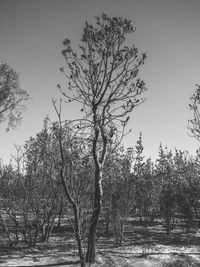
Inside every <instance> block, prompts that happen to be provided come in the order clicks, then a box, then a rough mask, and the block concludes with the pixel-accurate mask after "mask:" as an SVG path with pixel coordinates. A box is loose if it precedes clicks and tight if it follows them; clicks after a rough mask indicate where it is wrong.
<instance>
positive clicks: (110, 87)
mask: <svg viewBox="0 0 200 267" xmlns="http://www.w3.org/2000/svg"><path fill="white" fill-rule="evenodd" d="M134 31H135V27H134V26H133V25H132V23H131V21H130V20H127V19H123V18H121V17H113V18H110V17H108V16H107V15H105V14H101V15H100V16H97V17H96V27H94V26H92V25H90V24H88V23H87V22H86V25H85V28H84V29H83V35H82V40H81V41H82V43H81V45H80V46H79V48H80V54H77V53H76V52H74V51H73V49H72V47H71V42H70V40H68V39H66V40H65V41H64V42H63V44H64V45H65V47H66V48H65V49H64V50H63V55H64V57H65V59H66V63H67V67H68V71H65V70H64V68H61V71H62V72H63V73H64V74H65V76H66V77H67V79H68V80H69V82H68V92H67V93H66V92H64V91H63V90H62V89H61V87H60V86H59V85H58V87H59V88H60V90H61V93H62V94H63V96H64V97H65V98H66V102H77V103H79V104H80V105H81V107H80V110H81V111H82V112H83V114H84V115H83V116H82V117H81V118H80V119H79V120H77V121H76V122H77V128H78V129H80V130H79V131H78V132H77V134H76V136H77V138H80V140H81V139H84V140H87V141H88V142H89V143H90V144H91V152H92V157H93V164H94V170H95V171H94V183H93V184H94V200H93V213H92V216H91V221H90V227H89V232H88V247H87V255H86V261H87V262H94V261H95V239H96V230H97V225H98V222H99V217H100V213H101V209H102V175H103V167H104V162H105V159H106V154H107V148H108V144H109V143H110V142H113V141H115V142H116V143H117V144H119V143H120V141H121V139H122V138H123V136H124V128H125V126H126V125H127V122H128V120H129V113H130V112H131V111H132V110H133V109H134V108H135V107H136V106H138V105H139V104H141V103H142V102H143V99H140V98H139V96H140V95H141V94H142V93H143V92H144V91H145V90H146V88H145V84H144V82H143V81H142V80H140V79H136V77H137V74H138V69H139V67H140V66H141V65H142V64H143V62H144V60H145V58H146V55H145V54H143V55H142V56H141V57H138V50H137V48H136V47H135V46H134V45H132V46H126V45H125V40H126V36H127V34H130V33H133V32H134Z"/></svg>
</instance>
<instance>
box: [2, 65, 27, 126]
mask: <svg viewBox="0 0 200 267" xmlns="http://www.w3.org/2000/svg"><path fill="white" fill-rule="evenodd" d="M28 98H29V96H28V94H27V92H26V91H25V90H23V89H22V88H21V87H20V82H19V75H18V74H17V73H16V72H15V71H14V70H13V69H12V68H11V67H10V66H9V65H8V64H6V63H1V64H0V123H1V122H5V121H8V124H7V130H9V129H10V128H16V126H17V125H18V124H19V123H20V122H21V119H22V112H23V110H24V108H25V106H24V104H23V102H24V101H25V100H27V99H28Z"/></svg>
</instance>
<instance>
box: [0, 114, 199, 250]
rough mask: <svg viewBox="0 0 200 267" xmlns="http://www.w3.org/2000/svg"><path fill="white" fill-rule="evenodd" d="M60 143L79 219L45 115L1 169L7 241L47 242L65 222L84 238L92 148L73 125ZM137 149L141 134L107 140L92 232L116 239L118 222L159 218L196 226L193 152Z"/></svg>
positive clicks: (168, 225)
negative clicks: (151, 154)
mask: <svg viewBox="0 0 200 267" xmlns="http://www.w3.org/2000/svg"><path fill="white" fill-rule="evenodd" d="M61 141H62V148H63V157H64V163H65V165H64V170H63V171H64V175H65V177H66V178H65V179H66V180H67V181H66V182H67V184H68V189H69V192H70V194H71V197H72V198H73V201H74V202H75V205H76V207H77V211H78V217H77V218H76V217H74V216H73V208H72V206H71V205H70V203H69V201H68V200H67V198H66V194H65V192H64V188H63V186H62V181H61V179H60V171H61V167H62V164H61V156H60V147H59V126H58V124H57V123H53V124H51V123H49V121H48V119H46V120H45V122H44V127H43V130H42V131H41V132H40V133H38V134H37V136H36V137H35V138H33V137H31V138H30V139H29V140H28V141H27V142H26V143H25V145H24V146H23V147H16V150H17V153H16V155H15V156H13V157H12V161H11V163H10V164H8V165H5V164H1V167H0V198H1V202H0V205H1V207H0V221H1V230H2V234H4V235H5V236H6V237H7V238H8V240H9V242H10V245H12V246H14V245H15V244H17V243H18V242H19V241H23V242H25V243H26V244H27V245H28V246H35V245H36V244H37V243H38V242H44V241H47V240H48V239H49V237H50V235H51V233H52V231H53V230H55V229H58V228H59V227H61V226H62V224H63V223H65V224H66V222H68V224H69V225H68V226H70V227H71V230H72V233H73V235H74V237H75V239H77V234H79V235H80V240H81V241H84V240H85V239H86V238H87V233H88V227H89V226H90V221H89V220H90V218H91V214H92V212H93V210H92V209H93V202H94V201H95V199H94V186H93V180H92V177H93V176H94V171H95V169H94V163H93V159H92V155H91V147H90V146H89V145H87V142H85V143H84V142H82V141H81V142H80V141H79V140H78V139H77V138H74V129H73V127H71V126H70V127H69V125H67V124H65V125H64V126H63V135H62V140H61ZM143 149H144V148H143V144H142V134H140V135H139V139H138V141H137V144H136V145H135V147H130V148H128V149H125V148H124V147H123V146H120V147H117V148H116V147H115V144H114V143H112V144H110V145H109V149H108V154H107V158H106V161H105V165H104V171H103V199H102V213H101V217H100V224H99V229H98V232H97V237H98V235H102V234H105V235H109V234H110V233H112V234H113V235H114V236H115V242H116V245H121V244H122V242H123V238H124V226H125V224H126V223H127V221H131V220H137V221H139V222H140V224H141V225H142V226H144V227H145V228H148V227H149V226H151V225H152V224H153V223H154V222H155V221H157V220H161V221H162V223H163V224H164V227H165V229H166V234H167V235H169V234H170V231H172V230H173V229H175V228H176V226H177V225H179V227H180V225H182V226H183V227H184V228H185V229H186V231H187V232H189V231H190V230H191V229H195V228H196V229H197V228H198V227H199V226H200V209H199V208H200V205H199V204H200V179H199V171H200V165H199V157H198V153H197V155H196V156H191V155H189V154H188V153H187V152H182V151H180V150H177V149H175V150H174V151H171V150H168V149H167V148H163V147H162V145H160V147H159V149H158V158H157V159H156V160H155V162H153V161H152V160H151V159H150V158H148V159H145V158H144V156H143ZM99 153H101V151H99ZM69 222H70V223H69ZM77 225H78V229H77V228H76V227H77ZM11 226H12V227H11ZM77 230H78V231H79V232H77Z"/></svg>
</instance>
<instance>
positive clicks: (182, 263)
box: [163, 254, 200, 267]
mask: <svg viewBox="0 0 200 267" xmlns="http://www.w3.org/2000/svg"><path fill="white" fill-rule="evenodd" d="M163 267H200V263H199V261H197V260H196V259H194V258H193V257H192V256H190V255H185V254H184V255H180V256H178V257H177V258H176V259H175V260H173V261H170V262H165V263H164V264H163Z"/></svg>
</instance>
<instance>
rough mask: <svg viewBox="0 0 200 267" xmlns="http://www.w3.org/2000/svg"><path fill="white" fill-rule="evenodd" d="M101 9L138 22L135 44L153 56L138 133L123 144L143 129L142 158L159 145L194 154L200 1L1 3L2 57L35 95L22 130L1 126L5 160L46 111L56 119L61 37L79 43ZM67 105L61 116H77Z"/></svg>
mask: <svg viewBox="0 0 200 267" xmlns="http://www.w3.org/2000/svg"><path fill="white" fill-rule="evenodd" d="M101 12H104V13H106V14H107V15H109V16H121V17H125V18H127V19H130V20H131V21H132V22H133V24H134V25H135V26H136V31H135V32H134V33H133V34H132V36H131V37H129V38H130V42H132V43H133V44H135V46H136V47H137V48H138V50H139V52H140V53H142V52H146V53H147V59H146V62H145V64H144V65H143V66H142V68H141V69H140V71H139V77H141V78H142V79H143V80H144V81H145V83H146V87H147V88H148V91H147V92H146V93H145V95H144V97H145V98H146V101H145V103H143V104H142V105H140V106H139V107H137V108H136V109H135V110H134V111H133V112H132V114H131V119H130V121H129V125H128V129H129V128H132V132H131V133H130V134H129V135H128V136H126V137H125V138H124V140H123V143H124V145H125V146H126V147H130V146H135V145H136V141H137V140H138V136H139V133H140V132H142V136H143V145H144V155H145V156H146V157H152V158H153V159H155V158H156V157H157V156H158V148H159V144H160V143H162V145H163V147H165V146H167V147H168V148H169V149H174V148H175V147H176V148H178V149H181V150H187V151H189V153H190V154H195V151H196V149H197V148H198V142H197V141H196V140H195V139H194V138H193V137H191V136H190V132H189V130H188V129H187V121H188V119H191V118H192V112H191V111H190V110H189V107H188V106H189V102H190V101H189V99H190V97H191V95H192V93H193V92H194V90H195V84H198V83H200V49H199V48H200V34H199V29H200V19H199V14H200V1H199V0H190V1H189V0H168V1H166V0H123V1H122V0H101V1H100V0H98V1H97V0H34V1H32V0H0V61H3V62H6V63H8V64H9V65H10V66H11V67H12V68H14V69H15V70H16V71H17V72H18V73H19V76H20V81H21V87H22V88H23V89H26V90H27V92H28V93H29V95H30V96H31V100H29V101H28V102H27V103H26V106H27V110H26V111H25V113H24V115H23V121H22V123H21V125H20V126H19V127H18V128H17V129H16V130H11V131H9V132H6V131H5V128H6V125H5V124H1V125H0V158H2V159H3V161H4V162H8V161H9V159H10V156H11V154H15V147H14V144H17V145H23V144H24V142H25V141H26V140H28V139H29V138H30V136H32V137H34V136H35V135H36V134H37V133H38V132H39V131H40V130H41V129H42V125H43V120H44V118H45V117H46V115H48V116H49V117H50V118H51V119H52V120H54V119H55V118H56V116H55V111H54V109H53V105H52V98H57V99H59V98H60V94H59V92H58V89H57V88H56V85H57V83H60V82H62V84H63V86H65V84H66V85H67V80H64V78H63V75H62V73H61V72H60V71H59V68H60V67H62V66H64V67H65V61H64V58H63V56H62V54H61V51H62V49H63V45H62V42H63V40H64V39H65V38H68V39H70V40H71V42H72V46H73V47H75V48H78V44H79V43H80V39H81V34H82V30H83V27H84V23H85V21H86V20H87V21H88V22H89V23H91V24H93V23H94V22H95V19H94V17H95V16H96V15H99V14H100V13H101ZM76 112H77V110H75V107H73V106H69V107H66V109H65V112H64V114H63V117H66V118H69V117H70V116H71V115H72V114H76Z"/></svg>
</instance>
